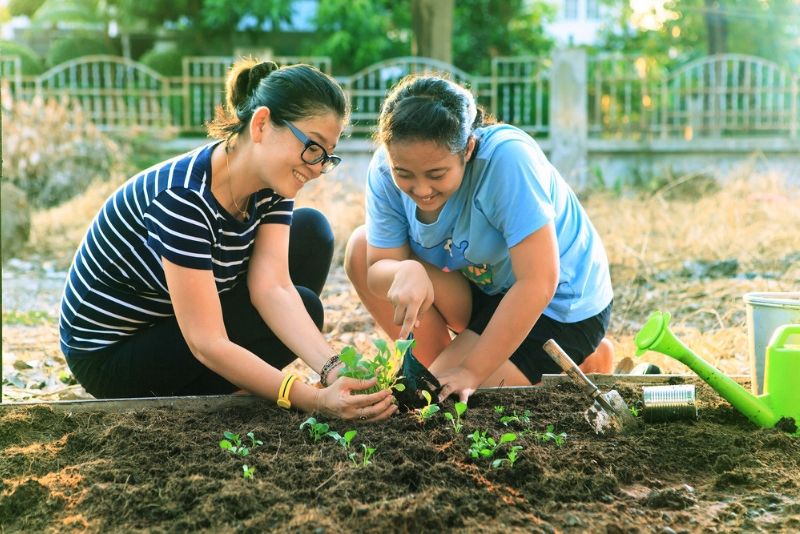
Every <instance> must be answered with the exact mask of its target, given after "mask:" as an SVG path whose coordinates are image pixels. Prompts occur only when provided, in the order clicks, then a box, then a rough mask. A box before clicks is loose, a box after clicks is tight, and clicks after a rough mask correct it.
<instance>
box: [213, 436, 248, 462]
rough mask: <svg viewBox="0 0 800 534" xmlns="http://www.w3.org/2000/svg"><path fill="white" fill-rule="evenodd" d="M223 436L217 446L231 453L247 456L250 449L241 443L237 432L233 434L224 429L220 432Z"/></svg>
mask: <svg viewBox="0 0 800 534" xmlns="http://www.w3.org/2000/svg"><path fill="white" fill-rule="evenodd" d="M222 435H223V436H225V439H223V440H220V442H219V447H220V448H221V449H222V450H225V451H228V452H230V453H231V454H236V455H239V456H247V455H248V454H250V449H248V448H247V447H246V446H245V445H244V444H243V443H242V438H241V437H239V434H234V433H233V432H230V431H227V430H226V431H225V432H223V433H222Z"/></svg>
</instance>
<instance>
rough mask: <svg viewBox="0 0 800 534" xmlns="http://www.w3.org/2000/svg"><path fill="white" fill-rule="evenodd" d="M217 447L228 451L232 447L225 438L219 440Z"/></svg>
mask: <svg viewBox="0 0 800 534" xmlns="http://www.w3.org/2000/svg"><path fill="white" fill-rule="evenodd" d="M219 448H220V449H223V450H226V451H228V450H230V449H232V448H233V445H231V442H230V441H228V440H227V439H223V440H221V441H220V442H219Z"/></svg>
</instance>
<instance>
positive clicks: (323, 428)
mask: <svg viewBox="0 0 800 534" xmlns="http://www.w3.org/2000/svg"><path fill="white" fill-rule="evenodd" d="M305 427H308V435H309V436H311V438H312V439H313V440H314V442H315V443H316V442H317V441H319V440H320V439H322V438H323V437H324V436H325V435H326V434H328V430H330V426H329V425H328V423H322V422H319V421H317V420H316V419H314V418H313V417H309V418H308V419H306V420H305V421H303V422H302V423H300V429H301V430H302V429H303V428H305Z"/></svg>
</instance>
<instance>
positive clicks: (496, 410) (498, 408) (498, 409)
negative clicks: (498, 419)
mask: <svg viewBox="0 0 800 534" xmlns="http://www.w3.org/2000/svg"><path fill="white" fill-rule="evenodd" d="M505 411H506V407H505V406H495V407H494V413H497V414H501V413H503V412H505Z"/></svg>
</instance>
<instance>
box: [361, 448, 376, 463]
mask: <svg viewBox="0 0 800 534" xmlns="http://www.w3.org/2000/svg"><path fill="white" fill-rule="evenodd" d="M361 448H362V449H364V456H363V457H362V459H361V467H367V466H368V465H369V464H371V463H372V461H371V460H370V458H372V455H373V454H375V450H376V449H375V447H367V445H366V444H365V443H362V444H361Z"/></svg>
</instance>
